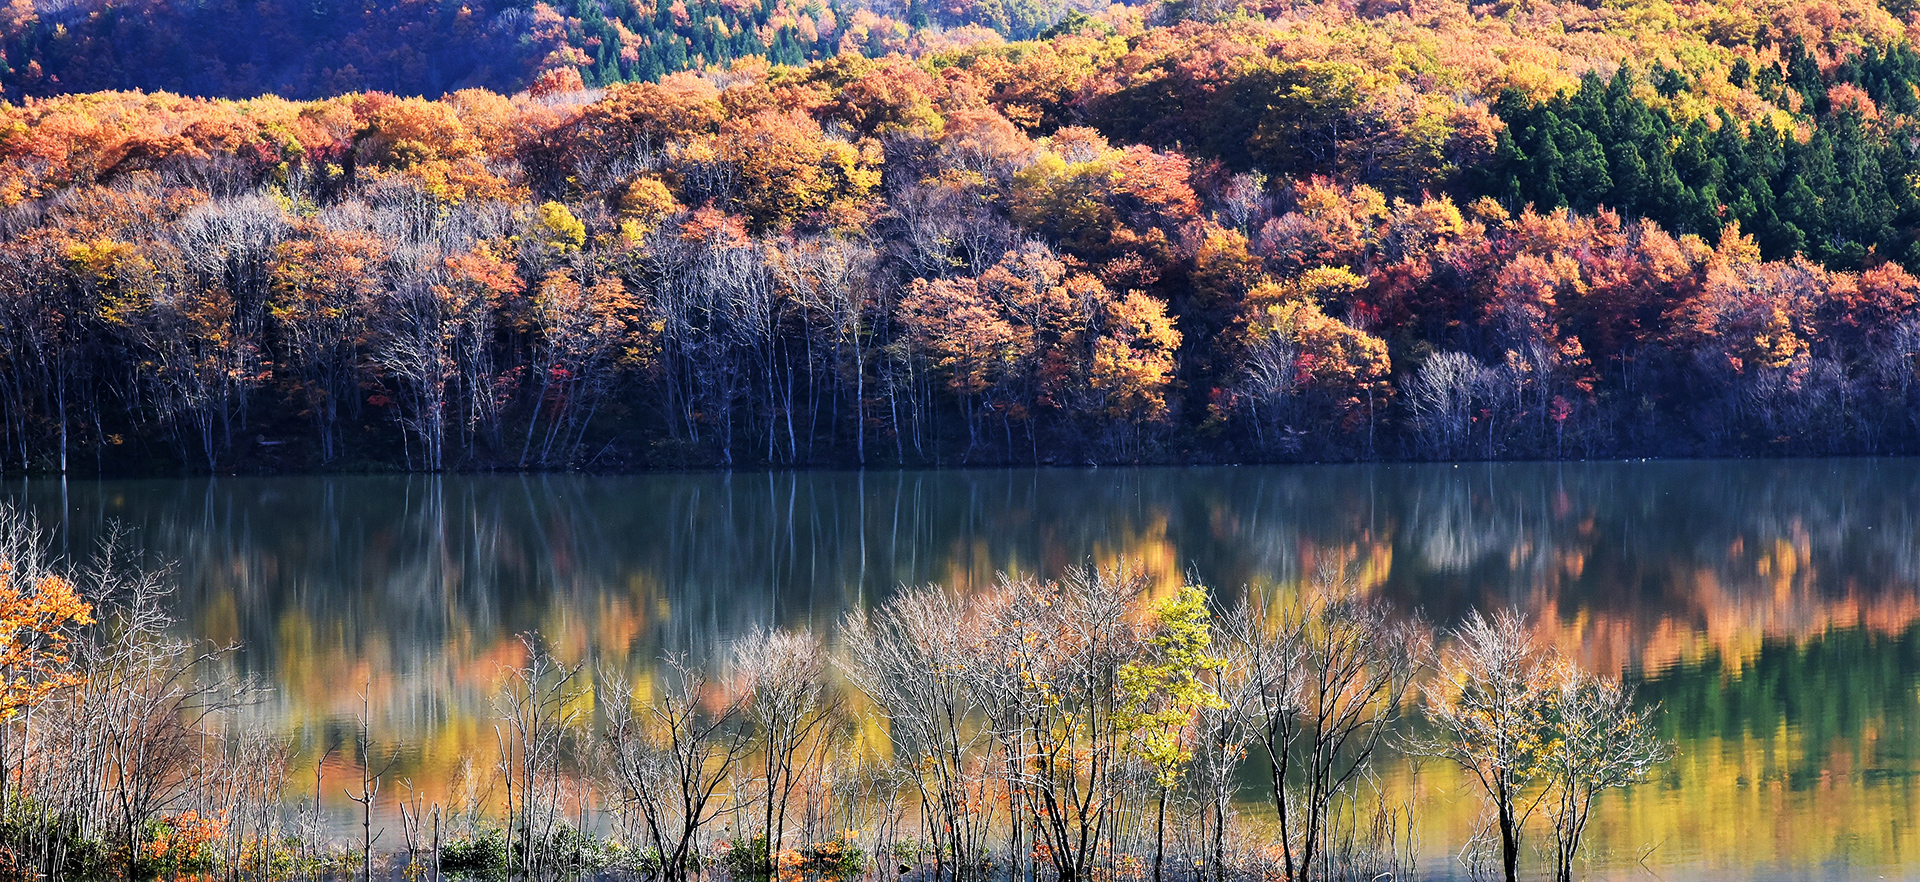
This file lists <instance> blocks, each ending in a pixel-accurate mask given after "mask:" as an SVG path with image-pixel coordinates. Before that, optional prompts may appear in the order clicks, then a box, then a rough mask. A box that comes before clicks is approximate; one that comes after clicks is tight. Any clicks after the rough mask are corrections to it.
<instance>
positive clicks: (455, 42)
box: [0, 0, 1104, 99]
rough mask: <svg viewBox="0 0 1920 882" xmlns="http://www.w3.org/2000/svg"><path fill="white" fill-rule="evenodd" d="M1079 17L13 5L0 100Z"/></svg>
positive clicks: (449, 6)
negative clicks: (69, 93)
mask: <svg viewBox="0 0 1920 882" xmlns="http://www.w3.org/2000/svg"><path fill="white" fill-rule="evenodd" d="M1080 5H1082V6H1088V7H1091V8H1103V6H1104V5H1103V4H1089V3H1086V2H1084V0H1083V2H1082V3H1081V4H1080ZM1077 11H1083V10H1080V9H1076V8H1075V5H1073V4H1069V3H1057V2H1047V3H1044V4H1043V3H1039V2H1036V0H941V2H926V0H906V2H895V0H805V2H794V0H691V2H689V0H607V2H600V0H562V2H558V3H554V4H548V3H545V2H532V3H529V2H525V0H480V2H448V0H404V2H393V3H346V2H339V0H300V2H289V0H246V2H241V0H223V2H186V0H118V2H116V0H104V2H103V0H37V2H35V0H14V2H12V3H11V4H10V5H9V6H8V7H7V9H6V10H4V11H0V90H3V91H4V94H5V95H6V96H8V97H11V98H16V99H17V98H18V97H20V96H23V95H55V94H61V93H66V92H78V91H93V90H102V89H143V90H146V91H160V90H165V91H169V92H175V93H180V94H186V95H197V96H205V97H222V98H246V97H253V96H256V95H261V94H266V93H272V94H276V95H282V96H285V97H289V98H329V97H332V96H335V95H339V94H343V93H346V92H360V91H366V90H384V91H389V92H396V93H400V94H409V95H428V96H439V95H442V94H444V93H447V92H451V91H454V90H457V89H464V88H484V89H492V90H495V91H501V92H513V91H518V90H520V89H524V88H526V87H527V86H528V85H529V84H530V83H532V81H533V80H534V78H535V76H536V75H537V74H538V73H539V72H541V71H543V70H546V69H550V68H552V67H556V66H569V67H575V68H577V69H578V70H579V71H580V74H581V75H582V77H584V78H585V80H586V82H587V83H588V84H589V85H601V84H611V83H617V82H622V81H627V80H652V79H657V78H659V77H660V76H661V75H662V74H668V73H674V72H677V71H682V70H689V69H692V70H699V69H701V68H704V67H707V66H709V65H725V64H727V63H728V62H731V61H733V60H735V59H740V58H756V57H764V58H767V59H769V60H771V61H774V62H776V63H780V64H803V63H805V62H807V61H814V60H819V59H824V58H832V57H834V56H835V55H838V54H840V53H841V52H854V53H864V54H870V55H878V54H885V53H887V52H891V51H925V50H927V49H929V48H932V47H938V46H943V45H949V44H954V43H971V42H978V41H981V40H998V39H999V38H1000V37H1002V36H1010V37H1014V38H1021V39H1024V38H1029V37H1033V36H1035V35H1036V34H1038V33H1039V32H1040V31H1042V30H1044V29H1045V28H1047V27H1049V26H1051V25H1053V24H1054V23H1055V22H1057V21H1058V20H1059V19H1060V18H1061V17H1062V16H1063V15H1065V14H1068V13H1071V12H1077Z"/></svg>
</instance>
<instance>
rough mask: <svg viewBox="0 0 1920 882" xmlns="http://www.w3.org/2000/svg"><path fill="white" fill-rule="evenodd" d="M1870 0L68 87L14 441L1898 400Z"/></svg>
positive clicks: (49, 466) (1672, 416)
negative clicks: (1601, 16) (1568, 26)
mask: <svg viewBox="0 0 1920 882" xmlns="http://www.w3.org/2000/svg"><path fill="white" fill-rule="evenodd" d="M1549 11H1550V12H1551V13H1552V14H1556V15H1562V16H1568V17H1578V16H1579V15H1581V14H1583V13H1581V12H1580V11H1579V10H1575V9H1572V8H1571V7H1569V8H1566V9H1553V10H1549ZM1856 12H1857V13H1858V14H1857V15H1854V17H1852V18H1849V19H1847V21H1848V22H1850V24H1848V25H1847V26H1846V27H1840V28H1837V29H1828V30H1825V31H1819V30H1814V29H1813V28H1812V27H1811V26H1810V25H1809V20H1807V19H1804V18H1800V17H1796V16H1799V13H1797V12H1793V11H1790V10H1787V9H1785V8H1782V9H1779V10H1773V11H1772V12H1767V11H1766V10H1757V9H1756V10H1748V11H1747V12H1746V13H1745V14H1747V15H1748V16H1749V19H1748V20H1746V21H1747V24H1748V25H1751V28H1750V29H1747V30H1740V31H1738V33H1740V34H1743V35H1745V36H1743V37H1741V39H1740V40H1730V38H1728V37H1726V36H1724V35H1720V36H1715V34H1719V33H1720V32H1719V31H1716V30H1714V28H1711V27H1706V26H1705V25H1698V27H1699V28H1701V29H1702V30H1700V31H1699V32H1698V33H1692V32H1689V31H1686V30H1685V29H1682V31H1681V32H1679V35H1678V36H1676V35H1675V34H1673V33H1665V32H1663V33H1664V34H1665V35H1664V36H1660V35H1655V34H1642V35H1640V36H1641V37H1642V38H1643V39H1644V41H1645V42H1646V45H1645V46H1643V47H1642V49H1638V50H1633V51H1636V52H1642V54H1641V55H1639V56H1636V57H1633V58H1629V61H1628V63H1626V64H1618V63H1613V67H1612V68H1610V69H1611V70H1613V71H1614V72H1613V74H1612V75H1611V76H1610V77H1609V78H1605V79H1603V78H1600V77H1596V76H1587V77H1585V78H1584V79H1582V78H1579V77H1576V76H1574V73H1573V72H1574V71H1576V70H1582V69H1587V70H1590V69H1591V67H1592V66H1593V65H1594V64H1595V63H1596V62H1595V61H1594V59H1595V58H1596V57H1605V53H1607V52H1611V51H1614V50H1615V49H1620V51H1622V52H1625V51H1627V50H1625V49H1623V48H1621V46H1620V45H1619V43H1618V42H1617V41H1618V39H1619V38H1621V35H1622V34H1635V33H1637V32H1636V31H1634V30H1633V28H1635V27H1639V26H1638V25H1634V24H1632V21H1633V20H1630V19H1620V20H1615V21H1613V23H1612V24H1611V25H1610V26H1609V27H1610V28H1611V29H1610V30H1608V29H1602V32H1604V33H1605V34H1608V35H1611V36H1608V37H1606V38H1604V39H1603V38H1602V37H1600V36H1591V37H1583V38H1580V39H1577V40H1576V39H1569V40H1566V41H1560V42H1558V43H1554V44H1553V45H1551V46H1548V47H1545V48H1542V49H1540V51H1541V52H1542V53H1544V55H1543V58H1544V59H1545V60H1544V61H1543V62H1542V65H1541V66H1540V67H1538V68H1537V69H1529V71H1520V70H1518V69H1515V68H1514V67H1512V66H1511V65H1504V66H1503V63H1500V62H1498V58H1499V56H1500V53H1501V52H1505V51H1510V50H1514V49H1516V48H1517V47H1518V46H1522V45H1531V43H1530V42H1529V40H1530V39H1531V38H1530V36H1529V35H1530V34H1531V33H1533V28H1534V26H1533V25H1519V24H1515V23H1513V22H1511V21H1508V22H1505V23H1504V24H1499V23H1497V22H1496V20H1495V19H1492V18H1489V17H1486V16H1484V15H1482V13H1481V12H1478V11H1474V10H1470V9H1464V10H1463V9H1453V8H1450V7H1449V8H1446V9H1436V10H1435V11H1434V15H1435V18H1433V19H1432V20H1431V21H1428V22H1425V23H1423V24H1421V25H1419V26H1418V27H1415V26H1413V25H1411V24H1409V23H1408V22H1407V21H1406V20H1405V19H1402V18H1394V17H1377V18H1351V19H1342V18H1340V16H1339V15H1336V14H1335V12H1334V11H1327V12H1326V15H1328V16H1333V17H1332V18H1320V17H1308V18H1305V19H1301V18H1287V17H1276V18H1273V19H1271V20H1267V21H1264V22H1259V21H1247V20H1236V21H1233V22H1230V23H1227V24H1220V25H1205V24H1200V23H1196V22H1187V23H1181V24H1178V25H1175V26H1171V27H1147V26H1145V25H1144V24H1143V23H1142V21H1141V19H1140V18H1139V17H1138V16H1133V15H1131V14H1128V13H1122V12H1116V13H1114V14H1112V15H1109V16H1107V18H1106V19H1103V20H1101V21H1092V20H1076V22H1077V24H1076V25H1075V27H1076V28H1077V30H1073V31H1072V32H1070V33H1064V34H1060V35H1057V36H1054V37H1051V38H1050V39H1048V40H1046V41H1044V42H1033V43H1022V44H1015V45H1011V46H1002V47H990V46H979V47H974V48H970V49H963V50H952V51H948V52H943V53H935V54H933V55H930V56H927V57H925V58H923V59H921V60H918V61H915V60H909V59H906V58H904V57H900V56H890V57H888V58H886V59H882V60H870V59H866V58H862V57H858V56H853V55H842V56H838V57H836V58H833V59H831V60H827V61H823V62H819V63H816V64H814V65H812V66H809V67H805V68H786V67H768V66H765V65H764V64H758V63H754V64H741V65H736V66H734V67H733V68H731V69H728V70H725V71H720V70H714V71H711V72H708V73H705V74H698V75H696V74H678V75H674V76H671V77H668V78H666V79H664V80H662V81H661V82H659V83H652V84H639V85H624V86H617V87H613V88H610V89H607V90H604V91H588V90H585V89H583V88H581V85H582V83H581V79H580V77H579V75H578V73H577V72H576V71H575V70H574V69H573V68H571V67H567V66H561V67H557V68H553V69H551V70H550V71H549V72H548V74H547V75H545V76H543V77H542V79H541V80H540V81H539V82H538V83H537V84H536V88H534V89H533V90H531V91H530V92H527V93H522V94H519V95H516V96H514V97H506V96H502V95H498V94H494V93H491V92H485V91H479V90H464V91H459V92H456V93H453V94H451V95H449V96H447V97H445V98H443V99H439V100H435V101H426V100H421V99H404V98H396V97H393V96H390V95H387V94H383V93H377V92H375V93H357V94H350V95H346V96H343V97H339V98H334V99H329V100H324V101H315V102H305V103H298V102H290V101H285V100H282V99H278V98H260V99H254V100H249V101H242V102H227V101H202V100H192V99H182V98H177V97H173V96H169V95H141V94H137V93H133V94H129V93H106V94H92V95H73V96H65V97H59V98H52V99H46V100H34V101H30V102H28V103H26V104H24V105H21V106H18V107H9V108H7V109H6V114H7V117H8V119H7V121H6V127H5V128H4V130H3V131H0V203H4V205H5V208H4V211H0V336H3V338H4V341H5V345H4V347H0V468H4V469H6V470H8V471H18V470H22V469H27V470H47V471H69V472H71V471H76V470H84V471H95V470H99V471H109V472H111V471H150V470H189V471H203V472H219V471H227V470H233V469H246V470H269V471H270V470H284V469H305V468H327V469H355V468H395V467H398V468H409V469H425V470H439V469H449V468H482V469H484V468H508V469H533V468H567V467H586V468H597V469H614V468H637V467H647V466H660V465H669V466H672V465H722V466H737V465H763V464H766V465H810V464H891V463H900V464H921V463H925V464H979V463H1046V462H1073V463H1080V462H1089V461H1099V462H1140V461H1174V460H1201V461H1209V460H1211V461H1242V460H1290V459H1320V460H1324V459H1363V458H1393V457H1408V458H1515V457H1545V458H1555V457H1586V456H1621V455H1647V454H1657V455H1706V454H1720V455H1725V454H1762V455H1768V454H1772V455H1782V454H1808V453H1819V454H1826V453H1885V452H1901V451H1911V450H1914V449H1916V447H1917V446H1920V422H1917V421H1916V414H1920V411H1916V407H1915V400H1916V399H1915V396H1916V393H1917V392H1920V386H1916V383H1915V376H1916V374H1915V370H1916V361H1915V359H1916V357H1917V356H1920V311H1917V307H1916V295H1920V282H1916V280H1915V279H1914V277H1913V276H1912V275H1910V274H1909V273H1908V272H1907V271H1906V270H1904V269H1903V268H1902V267H1901V266H1900V265H1899V264H1898V263H1895V262H1891V261H1889V260H1887V258H1890V257H1891V258H1904V257H1906V255H1905V254H1904V253H1900V252H1901V249H1902V247H1903V246H1904V245H1905V244H1907V243H1910V242H1911V240H1912V232H1913V229H1914V224H1915V218H1916V215H1915V206H1916V202H1915V197H1914V192H1913V188H1912V183H1911V182H1912V175H1911V174H1910V173H1908V172H1907V171H1905V169H1906V168H1907V166H1906V165H1905V164H1904V163H1906V162H1908V160H1907V159H1906V158H1905V157H1906V153H1907V148H1906V147H1903V146H1901V145H1905V144H1907V143H1909V140H1910V137H1909V133H1911V132H1912V131H1913V122H1912V118H1911V117H1910V116H1908V115H1907V114H1908V113H1909V112H1910V111H1911V110H1912V109H1913V108H1914V107H1915V102H1914V101H1913V100H1912V99H1911V96H1910V95H1909V94H1908V93H1911V92H1912V90H1913V88H1914V82H1913V76H1912V74H1913V72H1914V71H1913V68H1914V65H1913V64H1912V63H1911V58H1912V53H1911V50H1909V49H1907V48H1906V44H1905V42H1904V37H1902V36H1900V35H1899V33H1898V31H1897V23H1896V22H1895V21H1894V20H1893V19H1892V18H1891V16H1890V15H1889V14H1888V13H1886V12H1885V11H1884V10H1879V9H1878V8H1877V7H1875V8H1872V9H1867V8H1862V9H1860V10H1856ZM1201 13H1202V11H1199V10H1188V11H1187V13H1184V14H1188V15H1190V16H1192V17H1199V18H1204V17H1206V16H1204V15H1202V14H1201ZM1542 14H1548V13H1547V12H1543V13H1542ZM1343 22H1344V23H1343ZM1696 24H1697V23H1696ZM1335 25H1338V27H1341V28H1349V29H1352V30H1353V32H1354V33H1355V34H1365V35H1368V39H1365V40H1359V39H1355V40H1334V39H1331V38H1330V37H1329V34H1330V33H1332V32H1331V31H1329V30H1328V28H1331V27H1334V26H1335ZM1693 26H1694V25H1689V27H1693ZM1715 27H1718V26H1717V25H1716V26H1715ZM1471 33H1478V34H1479V36H1478V37H1477V38H1475V39H1472V40H1469V39H1468V38H1469V36H1470V34H1471ZM1420 34H1428V35H1429V36H1430V37H1432V39H1428V38H1420V39H1418V40H1416V38H1418V37H1419V35H1420ZM1689 34H1692V35H1691V36H1689ZM1396 46H1398V47H1401V48H1398V49H1396V48H1394V47H1396ZM1862 46H1865V47H1866V48H1864V49H1863V48H1861V47H1862ZM1409 47H1416V48H1417V51H1416V48H1409ZM1684 47H1692V48H1693V49H1697V50H1699V51H1700V52H1702V53H1705V54H1703V55H1700V56H1699V57H1700V58H1704V59H1707V60H1706V61H1700V62H1698V63H1696V64H1695V65H1694V66H1693V67H1691V68H1688V71H1689V72H1688V73H1687V74H1686V75H1685V76H1681V74H1679V73H1676V72H1675V69H1674V68H1671V67H1669V66H1667V65H1666V63H1665V62H1664V61H1660V60H1659V59H1660V58H1665V55H1664V54H1663V53H1667V52H1670V51H1675V50H1676V48H1684ZM1875 47H1885V48H1875ZM1396 52H1400V53H1402V54H1405V53H1406V52H1413V53H1414V56H1419V57H1418V58H1416V59H1415V60H1416V61H1418V62H1419V66H1421V67H1423V68H1426V69H1429V72H1430V73H1435V74H1437V72H1439V71H1448V72H1450V74H1449V77H1450V78H1441V79H1434V78H1431V77H1427V76H1425V75H1422V76H1414V75H1413V74H1412V72H1411V71H1410V70H1409V71H1400V72H1399V73H1393V72H1391V70H1390V68H1381V67H1380V66H1381V65H1384V64H1386V63H1387V60H1388V59H1389V58H1392V57H1397V56H1395V55H1394V53H1396ZM1422 53H1425V54H1424V55H1423V54H1422ZM1409 57H1413V56H1409ZM1689 57H1692V56H1689ZM1815 58H1818V59H1823V60H1824V61H1822V62H1820V63H1816V62H1815V61H1813V60H1810V59H1815ZM1182 59H1187V60H1188V61H1183V60H1182ZM1189 61H1190V62H1191V63H1189ZM1827 62H1831V64H1830V65H1828V66H1824V67H1823V66H1822V64H1825V63H1827ZM1383 69H1387V70H1389V72H1388V73H1381V72H1380V70H1383ZM1823 78H1824V79H1823ZM1603 83H1604V85H1603ZM1736 83H1738V84H1737V85H1736ZM1823 83H1824V84H1826V86H1825V88H1826V90H1827V91H1826V92H1825V93H1822V94H1824V97H1821V98H1820V100H1818V101H1814V100H1813V99H1812V98H1810V97H1809V96H1815V95H1816V93H1819V92H1820V88H1821V86H1822V84H1823ZM1902 90H1904V91H1902ZM1494 96H1499V97H1498V100H1492V99H1493V97H1494ZM1875 96H1880V97H1878V98H1876V97H1875ZM1902 96H1905V97H1902ZM1530 102H1531V103H1530ZM1596 132H1598V133H1600V134H1595V133H1596ZM1703 132H1706V133H1712V137H1708V135H1707V134H1703ZM1622 133H1624V134H1622ZM1603 135H1604V136H1606V143H1608V144H1613V145H1614V147H1613V148H1609V149H1611V150H1612V151H1613V152H1612V153H1608V152H1607V150H1603V149H1600V148H1599V147H1597V146H1594V145H1598V144H1600V143H1601V138H1602V136H1603ZM1615 135H1621V137H1618V138H1616V137H1614V136H1615ZM1628 136H1631V137H1628ZM1636 139H1638V140H1636ZM1136 141H1139V142H1143V143H1133V142H1136ZM1583 145H1584V146H1583ZM1589 148H1591V149H1589ZM1643 148H1644V149H1643ZM1596 150H1597V151H1599V152H1595V151H1596ZM1669 154H1671V155H1669ZM1868 171H1871V173H1870V174H1869V173H1867V172H1868ZM1769 194H1772V195H1769ZM1776 197H1777V198H1776ZM1559 203H1565V204H1570V205H1572V206H1573V209H1562V208H1553V207H1552V206H1553V205H1554V204H1559ZM1663 224H1664V225H1663Z"/></svg>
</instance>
